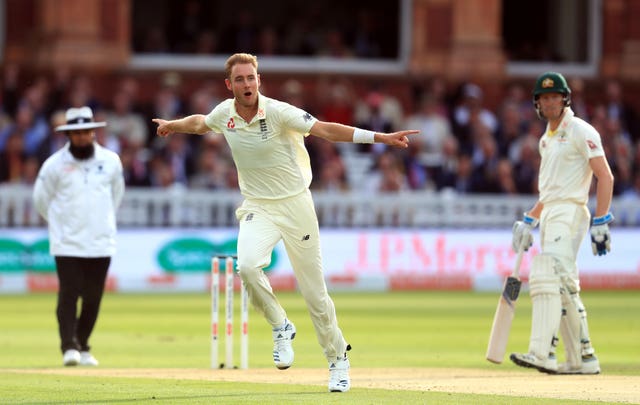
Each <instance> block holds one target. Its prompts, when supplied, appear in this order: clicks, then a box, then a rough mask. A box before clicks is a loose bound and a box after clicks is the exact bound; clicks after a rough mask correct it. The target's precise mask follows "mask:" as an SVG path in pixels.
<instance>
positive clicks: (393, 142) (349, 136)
mask: <svg viewBox="0 0 640 405" xmlns="http://www.w3.org/2000/svg"><path fill="white" fill-rule="evenodd" d="M419 132H420V131H418V130H406V131H398V132H392V133H388V134H387V133H383V132H375V133H374V132H373V131H365V130H362V129H359V128H355V127H352V126H349V125H343V124H338V123H337V122H325V121H317V122H316V123H315V124H313V126H312V127H311V130H310V131H309V133H310V134H311V135H314V136H318V137H320V138H324V139H326V140H328V141H331V142H354V143H374V142H375V143H384V144H386V145H390V146H397V147H400V148H406V147H408V146H409V138H408V137H407V136H408V135H413V134H417V133H419Z"/></svg>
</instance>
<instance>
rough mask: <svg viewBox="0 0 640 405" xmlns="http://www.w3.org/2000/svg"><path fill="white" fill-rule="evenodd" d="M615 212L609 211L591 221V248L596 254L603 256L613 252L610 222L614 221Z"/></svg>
mask: <svg viewBox="0 0 640 405" xmlns="http://www.w3.org/2000/svg"><path fill="white" fill-rule="evenodd" d="M613 219H614V218H613V214H612V213H608V214H607V215H603V216H601V217H595V218H593V221H592V223H591V249H592V250H593V255H594V256H603V255H606V254H607V252H611V232H609V223H610V222H612V221H613Z"/></svg>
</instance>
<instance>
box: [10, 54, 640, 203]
mask: <svg viewBox="0 0 640 405" xmlns="http://www.w3.org/2000/svg"><path fill="white" fill-rule="evenodd" d="M53 76H54V77H48V76H44V75H43V76H39V77H37V78H36V79H35V80H29V82H28V83H23V82H21V79H20V77H21V76H20V69H19V68H18V67H16V66H10V65H7V66H5V67H4V70H3V72H2V77H0V81H1V85H2V95H1V97H2V98H1V99H0V183H21V184H32V183H33V182H34V180H35V176H36V175H37V171H38V169H39V167H40V165H41V164H42V163H43V162H44V160H45V159H46V158H47V157H48V156H50V155H51V154H52V153H53V152H54V151H56V150H58V149H59V148H60V147H61V146H62V145H63V144H64V143H65V141H66V139H65V135H64V133H59V132H55V131H54V128H55V127H56V126H58V125H61V124H63V123H64V121H65V118H64V111H65V110H66V109H67V108H69V107H72V106H73V107H78V106H82V105H88V106H90V107H92V108H93V110H94V113H95V115H96V120H97V121H106V122H107V126H106V127H105V128H99V129H97V139H98V142H100V143H101V144H102V145H104V146H106V147H107V148H109V149H111V150H113V151H115V152H117V153H118V154H119V155H120V158H121V160H122V163H123V166H124V171H125V179H126V184H127V186H128V187H156V188H167V187H184V188H191V189H208V190H214V189H216V190H236V189H237V187H238V181H237V175H236V171H235V168H234V166H233V161H232V159H231V156H230V151H229V148H228V146H227V144H226V142H225V140H224V138H223V137H222V136H220V135H219V134H207V135H205V136H202V137H200V136H191V135H177V136H172V137H168V138H160V137H157V136H156V135H155V124H153V123H152V122H151V119H152V118H155V117H161V118H165V119H173V118H177V117H181V116H185V115H188V114H194V113H201V114H206V113H208V112H209V111H210V110H211V109H212V108H213V107H214V106H215V105H216V104H217V103H218V102H220V101H221V99H222V98H223V97H227V94H223V93H222V92H221V91H220V87H219V86H220V84H219V83H215V82H214V81H203V82H202V83H200V85H199V86H198V89H197V90H196V91H194V92H191V93H189V94H183V93H182V92H181V91H180V87H179V86H178V85H176V83H177V82H179V80H178V79H179V78H176V77H175V76H171V75H168V76H166V77H165V80H164V81H163V82H162V83H159V84H158V86H157V90H156V91H155V93H154V94H153V97H152V100H151V101H150V102H146V103H144V102H141V101H140V96H139V83H137V81H136V79H135V77H123V78H122V79H121V80H120V81H119V82H118V83H115V84H114V85H113V86H110V88H111V89H112V90H111V93H110V94H94V91H93V89H92V83H91V81H90V80H89V79H88V78H87V77H84V76H82V75H80V76H74V77H71V78H69V77H67V78H66V79H65V80H62V76H64V74H63V71H60V72H57V73H56V74H54V75H53ZM58 76H60V77H58ZM425 83H426V84H424V85H422V86H420V87H419V88H417V90H416V91H415V92H414V93H415V100H414V103H412V104H411V105H409V106H407V105H403V103H401V102H400V100H399V99H398V98H396V97H395V96H394V95H393V94H394V93H393V92H392V91H390V90H391V89H389V88H387V87H385V84H384V83H382V84H379V85H377V86H372V87H371V88H368V89H366V90H365V91H364V92H360V93H359V92H357V91H355V90H354V86H353V85H352V82H351V81H350V79H345V78H321V79H318V82H317V83H315V85H314V86H313V88H309V86H308V85H306V86H305V85H303V84H302V83H301V82H299V81H297V80H295V79H290V80H288V81H286V82H284V84H283V85H282V86H281V87H278V88H275V87H273V86H270V85H269V84H268V83H263V89H262V91H263V93H264V94H265V95H267V96H271V97H274V98H278V99H281V100H285V101H288V102H290V103H292V104H294V105H297V106H299V107H301V108H304V109H306V110H307V111H309V112H310V113H312V114H313V115H315V116H316V117H318V118H320V119H323V120H328V121H336V122H341V123H344V124H349V125H356V126H359V127H361V128H366V129H371V130H375V131H385V132H388V131H394V130H398V129H418V130H420V131H422V132H421V134H420V135H417V136H414V137H413V138H412V139H411V142H410V147H409V148H408V149H406V150H396V149H388V148H385V146H384V145H380V144H374V145H362V144H357V145H356V144H333V143H329V142H327V141H325V140H323V139H321V138H317V137H313V136H310V137H307V138H306V143H307V147H308V149H309V153H310V156H311V160H312V167H313V170H314V179H313V183H312V188H313V189H316V190H326V191H334V192H341V191H348V190H353V191H362V192H368V193H376V192H402V191H408V190H433V191H442V190H452V191H455V192H457V193H461V194H468V193H493V194H535V193H536V183H537V173H538V165H539V160H540V158H539V154H538V150H537V148H538V140H539V138H540V136H541V134H542V133H543V131H544V128H545V123H544V122H543V121H541V120H540V119H538V117H537V116H536V113H535V110H534V109H533V107H532V104H531V98H530V91H531V89H528V88H526V87H525V86H523V85H521V84H510V85H509V86H507V87H506V88H505V89H504V96H503V98H502V100H501V102H500V103H499V105H498V106H497V107H495V108H489V107H488V106H487V105H486V102H485V100H484V95H483V90H482V88H481V87H480V86H479V85H477V84H474V83H459V84H456V85H455V86H452V83H447V82H445V81H444V80H442V79H438V78H435V79H432V80H429V81H428V82H425ZM569 84H570V87H571V88H572V90H573V94H572V108H573V109H574V111H575V112H576V114H577V115H578V116H580V117H582V118H584V119H585V120H587V121H588V122H590V123H591V124H592V125H593V126H594V127H595V128H596V129H597V130H598V131H599V133H600V134H601V136H602V140H603V144H604V147H605V148H606V152H607V156H608V159H609V162H610V164H611V167H612V170H613V172H614V175H615V178H616V182H615V190H614V194H615V195H616V196H628V197H632V198H640V129H639V127H638V118H637V116H636V112H635V111H634V109H633V108H632V107H630V106H629V105H628V104H626V103H625V101H624V97H623V96H624V94H623V91H624V88H623V87H622V86H621V85H620V83H619V82H617V81H615V80H610V81H608V82H607V83H606V86H604V87H603V89H604V90H601V89H600V88H598V92H599V94H597V95H596V97H590V98H587V97H586V93H587V91H589V89H588V87H587V86H586V85H585V83H584V82H583V81H582V80H581V79H577V78H573V79H571V80H570V83H569ZM587 100H595V102H591V103H590V102H587ZM356 174H359V175H356Z"/></svg>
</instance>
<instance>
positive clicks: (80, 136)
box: [68, 129, 94, 147]
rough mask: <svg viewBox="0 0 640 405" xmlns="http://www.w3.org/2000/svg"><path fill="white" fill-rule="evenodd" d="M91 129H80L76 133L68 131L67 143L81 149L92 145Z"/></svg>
mask: <svg viewBox="0 0 640 405" xmlns="http://www.w3.org/2000/svg"><path fill="white" fill-rule="evenodd" d="M93 131H94V130H93V129H81V130H76V131H69V132H68V135H69V142H71V144H72V145H73V146H77V147H83V146H88V145H90V144H91V143H93V138H94V136H93Z"/></svg>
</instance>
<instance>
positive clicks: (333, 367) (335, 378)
mask: <svg viewBox="0 0 640 405" xmlns="http://www.w3.org/2000/svg"><path fill="white" fill-rule="evenodd" d="M349 367H350V366H349V359H348V358H347V356H346V355H345V356H344V357H343V358H340V359H337V360H336V361H334V362H333V363H330V364H329V392H347V391H349V388H351V378H349Z"/></svg>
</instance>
